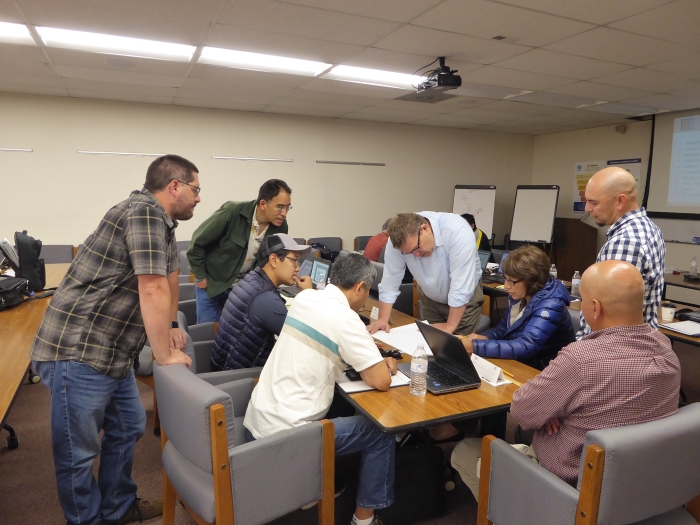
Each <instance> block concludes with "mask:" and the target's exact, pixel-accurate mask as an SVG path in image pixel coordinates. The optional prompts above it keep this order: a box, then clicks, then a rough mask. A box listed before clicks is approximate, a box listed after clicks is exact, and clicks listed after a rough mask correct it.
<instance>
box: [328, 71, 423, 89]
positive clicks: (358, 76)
mask: <svg viewBox="0 0 700 525" xmlns="http://www.w3.org/2000/svg"><path fill="white" fill-rule="evenodd" d="M322 78H327V79H329V80H340V81H343V82H355V83H357V84H370V85H372V86H382V87H390V88H397V89H415V87H416V86H418V84H420V83H421V82H423V81H424V80H425V78H424V77H421V76H417V75H407V74H406V73H394V72H393V71H382V70H381V69H367V68H364V67H354V66H335V67H334V68H333V69H331V70H330V71H329V72H328V73H326V74H325V75H323V77H322Z"/></svg>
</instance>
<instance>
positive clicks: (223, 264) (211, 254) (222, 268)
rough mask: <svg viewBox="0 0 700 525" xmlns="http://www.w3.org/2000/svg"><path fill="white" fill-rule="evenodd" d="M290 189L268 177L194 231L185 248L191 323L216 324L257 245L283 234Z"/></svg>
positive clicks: (251, 262) (249, 266)
mask: <svg viewBox="0 0 700 525" xmlns="http://www.w3.org/2000/svg"><path fill="white" fill-rule="evenodd" d="M291 203H292V190H291V188H290V187H289V186H288V185H287V183H285V182H284V181H282V180H279V179H270V180H268V181H266V182H265V183H264V184H263V185H262V186H260V190H259V191H258V198H257V199H256V200H254V201H247V202H233V201H230V202H227V203H224V204H223V205H222V206H221V208H219V209H218V210H216V211H215V212H214V213H213V214H212V215H211V217H209V218H208V219H206V220H205V221H204V222H203V223H202V224H200V225H199V227H198V228H197V229H196V230H195V232H194V234H193V235H192V242H191V243H190V247H189V249H188V250H187V259H188V260H189V262H190V268H191V270H192V273H193V274H194V283H195V287H196V288H195V298H196V300H197V322H198V323H206V322H218V321H219V316H220V315H221V310H222V308H223V307H224V304H225V303H226V299H227V298H228V294H229V292H230V291H231V288H232V287H233V285H234V284H236V283H237V282H238V281H239V279H242V278H243V277H244V276H245V275H246V274H247V273H248V272H250V271H251V270H253V269H254V268H255V263H256V261H257V256H258V251H259V250H260V243H261V242H262V241H263V239H264V238H265V237H266V236H268V235H274V234H275V233H287V232H288V227H287V213H289V210H291V209H292V204H291Z"/></svg>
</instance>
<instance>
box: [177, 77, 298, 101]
mask: <svg viewBox="0 0 700 525" xmlns="http://www.w3.org/2000/svg"><path fill="white" fill-rule="evenodd" d="M182 87H183V88H186V89H205V90H209V91H219V92H222V93H245V94H258V95H263V96H269V97H286V96H289V95H291V94H292V92H293V91H294V88H292V87H282V86H275V85H270V83H265V82H227V81H224V80H219V79H216V80H213V79H210V78H188V79H186V80H185V81H184V82H183V84H182Z"/></svg>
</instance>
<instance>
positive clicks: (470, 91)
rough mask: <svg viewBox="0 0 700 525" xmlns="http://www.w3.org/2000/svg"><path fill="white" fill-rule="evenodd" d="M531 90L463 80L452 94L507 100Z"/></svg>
mask: <svg viewBox="0 0 700 525" xmlns="http://www.w3.org/2000/svg"><path fill="white" fill-rule="evenodd" d="M529 92H530V90H527V89H522V88H512V87H506V86H495V85H493V84H480V83H477V82H464V81H463V82H462V85H461V86H460V87H458V88H457V89H453V90H451V91H450V94H451V95H458V96H465V97H475V98H491V99H496V100H505V99H507V98H510V97H515V96H518V95H522V94H524V93H529Z"/></svg>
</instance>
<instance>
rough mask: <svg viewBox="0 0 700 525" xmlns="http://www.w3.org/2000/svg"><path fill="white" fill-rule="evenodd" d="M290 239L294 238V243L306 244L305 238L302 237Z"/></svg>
mask: <svg viewBox="0 0 700 525" xmlns="http://www.w3.org/2000/svg"><path fill="white" fill-rule="evenodd" d="M292 239H294V242H295V243H297V244H301V245H302V246H303V245H305V244H307V242H306V239H304V238H303V237H292Z"/></svg>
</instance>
